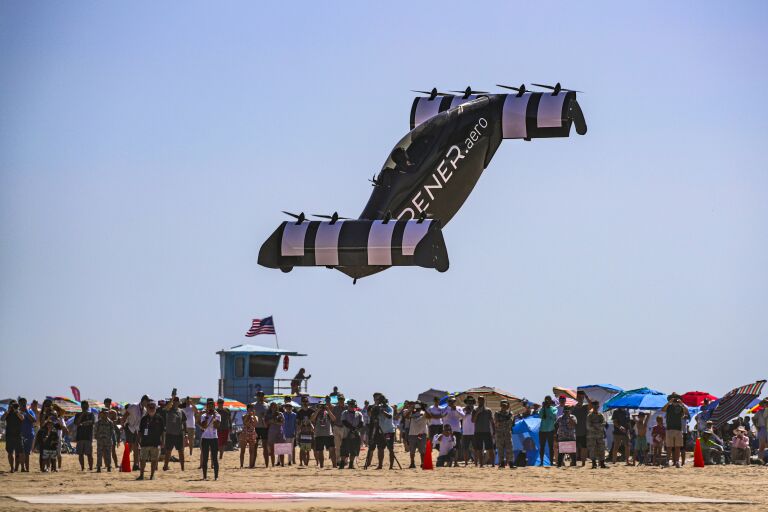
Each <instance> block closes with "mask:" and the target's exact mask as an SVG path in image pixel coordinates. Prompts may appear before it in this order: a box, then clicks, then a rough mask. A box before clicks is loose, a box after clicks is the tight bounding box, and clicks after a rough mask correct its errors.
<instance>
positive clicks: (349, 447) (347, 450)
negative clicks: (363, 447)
mask: <svg viewBox="0 0 768 512" xmlns="http://www.w3.org/2000/svg"><path fill="white" fill-rule="evenodd" d="M341 456H342V457H358V456H360V436H349V437H345V438H344V440H343V441H342V442H341Z"/></svg>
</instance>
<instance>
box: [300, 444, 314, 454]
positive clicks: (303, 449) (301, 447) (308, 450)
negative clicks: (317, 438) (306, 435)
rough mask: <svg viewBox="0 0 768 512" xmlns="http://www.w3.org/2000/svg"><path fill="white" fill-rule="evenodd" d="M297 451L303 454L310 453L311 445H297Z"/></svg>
mask: <svg viewBox="0 0 768 512" xmlns="http://www.w3.org/2000/svg"><path fill="white" fill-rule="evenodd" d="M299 450H301V451H302V452H305V453H306V452H310V451H312V443H299Z"/></svg>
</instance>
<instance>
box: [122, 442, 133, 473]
mask: <svg viewBox="0 0 768 512" xmlns="http://www.w3.org/2000/svg"><path fill="white" fill-rule="evenodd" d="M120 471H122V472H124V473H130V472H131V444H130V443H125V450H123V460H122V461H120Z"/></svg>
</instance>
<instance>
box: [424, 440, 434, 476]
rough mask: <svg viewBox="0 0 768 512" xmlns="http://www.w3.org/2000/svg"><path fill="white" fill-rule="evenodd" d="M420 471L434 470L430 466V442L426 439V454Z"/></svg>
mask: <svg viewBox="0 0 768 512" xmlns="http://www.w3.org/2000/svg"><path fill="white" fill-rule="evenodd" d="M421 469H435V467H434V466H433V465H432V440H431V439H427V452H426V453H425V454H424V462H423V463H422V464H421Z"/></svg>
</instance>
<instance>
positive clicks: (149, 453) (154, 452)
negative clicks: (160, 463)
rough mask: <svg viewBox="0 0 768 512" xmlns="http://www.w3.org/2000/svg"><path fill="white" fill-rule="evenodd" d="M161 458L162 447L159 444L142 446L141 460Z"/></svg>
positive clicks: (150, 460)
mask: <svg viewBox="0 0 768 512" xmlns="http://www.w3.org/2000/svg"><path fill="white" fill-rule="evenodd" d="M159 458H160V448H158V447H157V446H142V447H141V462H148V461H149V462H157V459H159Z"/></svg>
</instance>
